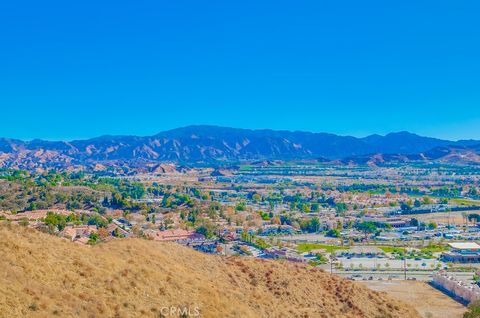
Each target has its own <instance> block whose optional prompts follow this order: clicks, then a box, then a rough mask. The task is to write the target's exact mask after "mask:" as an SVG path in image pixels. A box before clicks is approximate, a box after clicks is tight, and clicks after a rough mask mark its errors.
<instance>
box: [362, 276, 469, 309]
mask: <svg viewBox="0 0 480 318" xmlns="http://www.w3.org/2000/svg"><path fill="white" fill-rule="evenodd" d="M361 283H362V284H365V285H366V286H368V287H369V288H371V289H373V290H376V291H382V292H386V293H387V294H388V295H390V296H391V297H394V298H396V299H398V300H401V301H403V302H405V303H407V304H410V305H411V306H413V307H414V308H415V309H416V310H417V311H418V312H419V313H420V314H421V315H422V316H423V317H425V318H437V317H438V318H443V317H449V318H460V317H462V316H463V313H464V312H465V311H466V307H465V306H463V305H462V304H460V303H458V302H457V301H455V300H453V299H452V298H450V297H449V296H447V295H445V294H444V293H442V292H441V291H439V290H438V289H436V288H434V287H432V286H430V285H429V284H428V283H425V282H418V281H366V282H363V281H362V282H361Z"/></svg>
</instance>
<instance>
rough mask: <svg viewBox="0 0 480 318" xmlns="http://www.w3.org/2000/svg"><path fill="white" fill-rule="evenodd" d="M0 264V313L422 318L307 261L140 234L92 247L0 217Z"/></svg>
mask: <svg viewBox="0 0 480 318" xmlns="http://www.w3.org/2000/svg"><path fill="white" fill-rule="evenodd" d="M0 268H1V270H2V273H1V274H0V317H55V316H58V317H162V316H161V315H160V313H161V312H162V310H164V309H162V308H163V307H170V306H172V307H180V308H182V309H183V308H189V309H190V313H191V314H192V315H194V314H195V313H196V312H195V308H196V307H198V309H199V310H200V313H201V316H202V317H418V314H417V312H416V311H415V310H414V309H412V308H411V307H409V306H407V305H405V304H402V303H400V302H398V301H395V300H393V299H391V298H389V297H387V296H386V294H383V293H378V292H374V291H371V290H369V289H367V288H364V287H362V286H359V285H356V284H355V283H352V282H349V281H345V280H342V279H339V278H337V277H333V276H331V275H329V274H327V273H325V272H323V271H320V270H316V269H313V268H309V267H308V266H303V265H295V264H291V263H283V262H274V261H259V260H254V259H246V258H239V257H235V258H221V257H216V256H211V255H204V254H201V253H198V252H195V251H192V250H190V249H188V248H184V247H181V246H178V245H176V244H162V243H158V242H153V241H146V240H139V239H124V240H115V241H112V242H109V243H105V244H100V245H97V246H93V247H89V246H80V245H77V244H75V243H71V242H68V241H66V240H63V239H60V238H57V237H54V236H50V235H47V234H43V233H40V232H37V231H35V230H32V229H28V228H23V227H19V226H13V225H12V226H10V225H0ZM163 313H165V312H164V311H163ZM164 316H167V315H164Z"/></svg>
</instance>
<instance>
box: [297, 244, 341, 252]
mask: <svg viewBox="0 0 480 318" xmlns="http://www.w3.org/2000/svg"><path fill="white" fill-rule="evenodd" d="M317 249H324V250H326V251H327V253H333V252H335V251H338V250H348V249H349V247H348V246H336V245H325V244H314V243H300V244H298V245H297V250H298V251H299V252H301V253H305V252H310V251H311V250H317Z"/></svg>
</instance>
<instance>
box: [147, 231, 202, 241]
mask: <svg viewBox="0 0 480 318" xmlns="http://www.w3.org/2000/svg"><path fill="white" fill-rule="evenodd" d="M145 234H146V235H147V236H149V237H150V238H152V239H153V240H155V241H173V242H179V241H192V240H203V239H204V236H203V235H202V234H199V233H196V232H195V231H188V230H182V229H174V230H165V231H158V230H153V231H152V230H150V231H146V232H145Z"/></svg>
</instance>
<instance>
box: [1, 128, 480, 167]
mask: <svg viewBox="0 0 480 318" xmlns="http://www.w3.org/2000/svg"><path fill="white" fill-rule="evenodd" d="M435 149H437V150H435ZM441 149H443V150H441ZM479 149H480V141H476V140H460V141H449V140H442V139H437V138H430V137H423V136H419V135H416V134H412V133H409V132H398V133H390V134H387V135H385V136H380V135H371V136H368V137H364V138H356V137H351V136H338V135H335V134H329V133H312V132H303V131H276V130H267V129H265V130H250V129H237V128H227V127H218V126H201V125H200V126H188V127H183V128H177V129H173V130H168V131H164V132H160V133H158V134H156V135H153V136H146V137H139V136H101V137H96V138H92V139H86V140H74V141H44V140H40V139H35V140H32V141H21V140H16V139H7V138H0V166H6V167H12V166H13V167H26V168H32V167H37V166H50V167H55V166H62V167H63V166H69V165H85V164H91V163H95V162H107V161H121V162H125V161H144V162H175V163H187V164H188V163H219V162H238V161H242V160H299V159H320V158H324V159H325V158H326V159H328V160H343V162H346V161H349V162H350V163H356V162H357V161H358V163H363V161H366V162H368V160H367V159H368V158H372V156H377V158H378V157H379V156H381V157H382V159H381V160H380V161H382V160H383V161H385V160H392V158H396V159H395V160H397V159H398V158H400V157H401V158H403V159H402V160H428V159H429V158H431V159H432V160H437V159H439V158H440V157H439V156H438V155H439V154H440V155H441V154H444V155H445V156H451V157H452V158H454V157H455V158H458V159H461V158H462V156H461V155H459V154H460V153H467V152H468V153H469V155H468V156H467V155H466V156H467V157H469V158H470V159H473V161H475V160H477V158H475V156H474V154H477V155H478V152H479ZM452 153H457V156H454V155H453V154H452ZM387 155H388V156H387ZM393 155H395V156H393ZM399 155H401V156H399ZM324 159H323V160H324ZM377 161H378V160H377Z"/></svg>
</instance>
